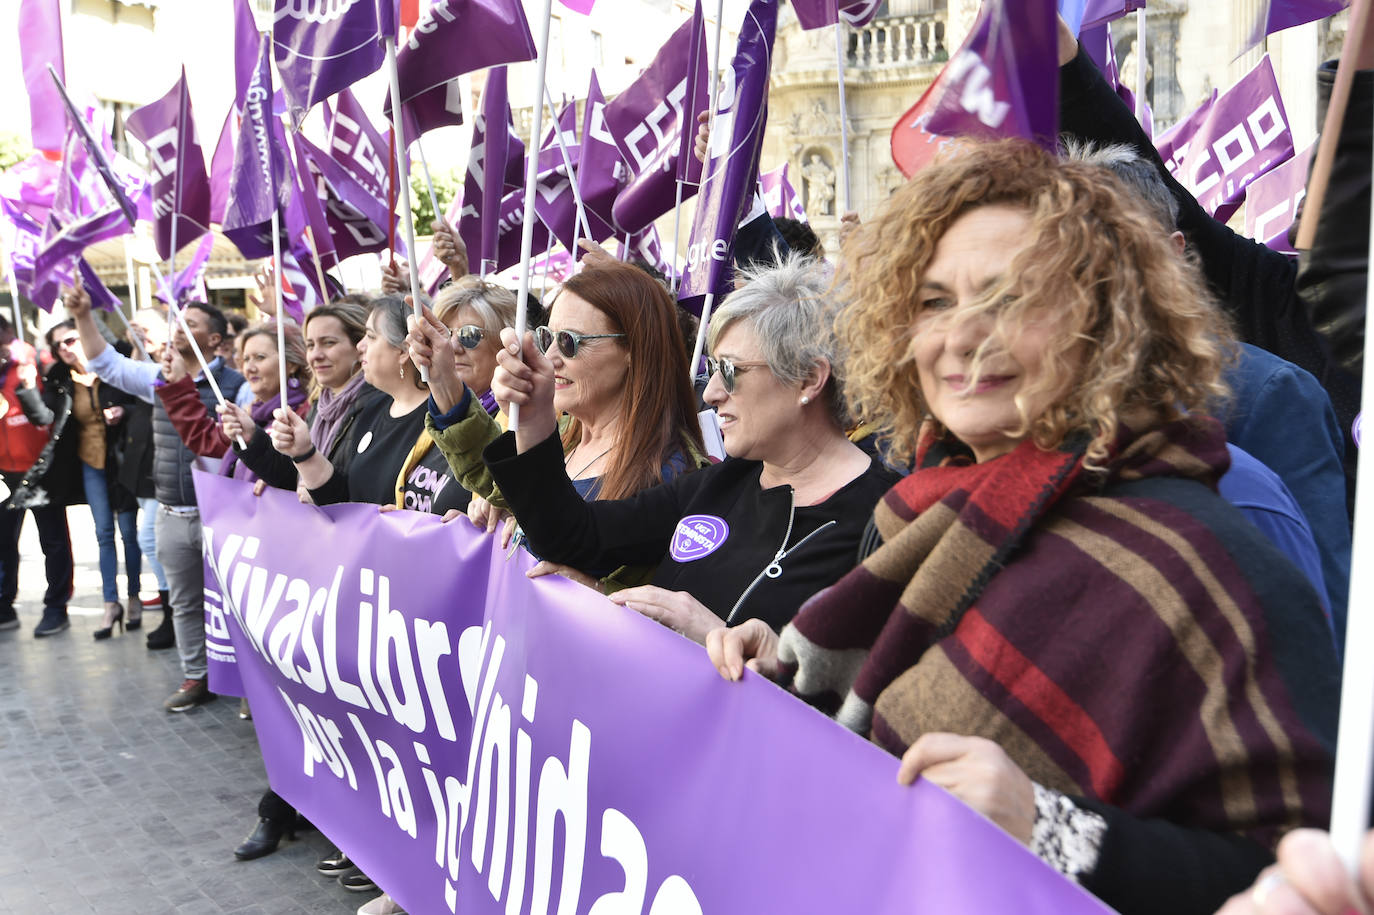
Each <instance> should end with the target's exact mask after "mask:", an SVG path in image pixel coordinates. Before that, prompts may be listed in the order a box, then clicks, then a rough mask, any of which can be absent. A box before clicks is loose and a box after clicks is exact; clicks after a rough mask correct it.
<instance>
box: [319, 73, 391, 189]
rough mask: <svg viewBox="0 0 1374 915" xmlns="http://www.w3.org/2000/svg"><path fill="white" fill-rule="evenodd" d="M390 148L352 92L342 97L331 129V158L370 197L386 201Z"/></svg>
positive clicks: (344, 92)
mask: <svg viewBox="0 0 1374 915" xmlns="http://www.w3.org/2000/svg"><path fill="white" fill-rule="evenodd" d="M389 152H390V144H388V142H387V140H386V138H385V137H383V136H382V135H381V134H380V133H379V132H378V131H377V128H376V127H374V126H373V125H372V119H371V118H369V117H368V116H367V112H366V111H364V110H363V106H362V105H359V104H358V100H357V99H356V98H354V97H353V90H351V89H345V90H344V91H342V92H340V93H339V96H338V99H337V103H336V105H335V107H334V117H333V118H332V119H331V121H330V127H329V154H330V155H331V156H333V157H334V160H335V161H336V162H338V163H339V164H340V165H342V166H343V167H344V168H345V169H347V170H348V172H349V174H351V175H352V176H353V177H354V178H355V179H357V181H358V182H359V183H360V184H361V185H362V186H363V187H364V188H366V189H367V191H368V193H370V194H372V196H374V197H376V198H377V199H379V200H383V201H385V200H386V199H387V177H386V176H387V165H386V160H387V156H388V155H389Z"/></svg>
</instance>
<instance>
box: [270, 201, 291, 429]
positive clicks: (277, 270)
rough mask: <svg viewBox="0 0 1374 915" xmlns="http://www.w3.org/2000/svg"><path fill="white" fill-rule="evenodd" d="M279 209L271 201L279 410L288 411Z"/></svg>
mask: <svg viewBox="0 0 1374 915" xmlns="http://www.w3.org/2000/svg"><path fill="white" fill-rule="evenodd" d="M280 209H281V207H280V206H279V205H278V202H277V201H276V200H273V201H272V265H273V266H272V284H273V285H274V286H276V287H277V288H276V296H277V379H278V381H280V382H281V391H280V392H278V393H279V394H280V395H281V408H282V409H283V410H289V409H290V406H288V404H287V402H286V296H285V295H283V291H284V290H283V289H282V281H281V216H280V215H278V211H279V210H280Z"/></svg>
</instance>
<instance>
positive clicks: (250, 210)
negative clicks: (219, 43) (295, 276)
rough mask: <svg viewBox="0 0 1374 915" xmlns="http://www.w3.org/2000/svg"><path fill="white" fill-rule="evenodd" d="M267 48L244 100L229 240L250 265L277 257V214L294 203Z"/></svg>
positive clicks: (227, 216) (227, 215) (228, 210)
mask: <svg viewBox="0 0 1374 915" xmlns="http://www.w3.org/2000/svg"><path fill="white" fill-rule="evenodd" d="M269 50H270V49H269V48H268V46H267V45H264V46H263V48H262V53H261V54H260V55H259V56H258V68H257V69H256V70H255V71H253V80H252V82H251V83H249V85H248V92H247V94H246V96H245V98H244V107H243V121H242V123H240V124H239V139H238V145H237V146H236V147H235V149H234V170H233V173H232V174H231V175H230V178H229V200H228V203H227V204H226V205H225V210H224V234H225V236H226V237H227V238H228V239H229V240H230V241H232V242H233V243H234V245H235V246H236V247H237V248H238V249H239V251H240V252H242V253H243V256H244V257H246V258H249V259H252V258H258V257H271V256H272V213H273V211H275V210H277V209H278V208H280V207H281V206H282V205H283V204H285V203H286V202H287V201H288V200H289V194H290V184H289V181H290V176H289V175H288V174H287V169H286V138H285V136H284V135H283V132H282V129H281V122H280V121H279V120H278V119H277V118H276V117H275V116H273V114H272V105H271V100H272V70H271V62H270V61H269V60H268V59H267V54H268V51H269Z"/></svg>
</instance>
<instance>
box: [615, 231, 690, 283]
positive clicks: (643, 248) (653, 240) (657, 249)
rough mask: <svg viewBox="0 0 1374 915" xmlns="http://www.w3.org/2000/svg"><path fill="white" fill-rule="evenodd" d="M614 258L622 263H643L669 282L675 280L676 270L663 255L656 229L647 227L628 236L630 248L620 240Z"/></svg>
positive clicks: (661, 244)
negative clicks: (617, 258)
mask: <svg viewBox="0 0 1374 915" xmlns="http://www.w3.org/2000/svg"><path fill="white" fill-rule="evenodd" d="M617 252H618V253H617V254H616V256H617V257H619V258H620V259H621V260H623V261H643V262H644V263H646V264H648V265H649V266H650V267H653V268H654V269H655V270H657V271H658V272H659V273H661V274H663V275H664V276H666V277H667V278H668V279H670V280H675V279H677V270H676V269H675V268H674V267H673V265H672V264H671V263H670V262H669V261H668V259H667V258H666V257H665V256H664V253H663V243H662V241H661V240H660V239H659V237H658V229H657V227H655V226H652V225H651V226H649V228H647V229H645V230H644V231H643V232H640V233H638V234H635V235H631V236H630V246H629V247H628V248H627V247H625V240H624V239H623V238H622V239H621V240H620V245H619V247H618V249H617Z"/></svg>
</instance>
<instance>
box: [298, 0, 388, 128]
mask: <svg viewBox="0 0 1374 915" xmlns="http://www.w3.org/2000/svg"><path fill="white" fill-rule="evenodd" d="M272 17H273V24H272V45H273V48H274V49H275V50H274V53H273V57H274V59H275V60H276V62H277V72H279V73H280V74H281V82H282V90H283V91H284V92H285V93H286V98H287V100H288V101H289V102H290V106H291V118H292V121H293V122H294V123H296V124H299V123H300V122H301V121H302V120H303V119H304V118H305V112H306V111H308V110H310V109H311V108H312V107H314V106H315V105H316V104H317V103H319V102H322V101H324V100H325V99H327V98H328V97H329V96H331V95H333V94H334V93H336V92H338V91H339V90H341V89H344V88H346V87H348V86H351V85H353V84H354V83H356V82H357V81H358V80H360V79H362V78H363V77H364V76H367V75H368V74H369V73H371V72H373V71H374V70H376V69H377V68H378V67H380V66H381V65H382V61H383V60H384V59H385V56H386V51H385V48H384V47H383V46H382V41H383V39H385V38H386V37H388V34H390V35H393V36H394V35H395V34H396V33H395V11H394V9H391V7H390V4H389V2H388V0H383V2H382V3H381V4H379V3H378V2H377V0H276V3H275V5H274V7H273V13H272ZM388 28H390V32H387V31H386V30H387V29H388Z"/></svg>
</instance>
